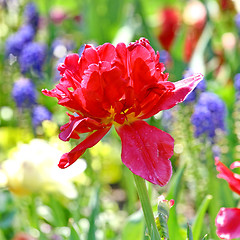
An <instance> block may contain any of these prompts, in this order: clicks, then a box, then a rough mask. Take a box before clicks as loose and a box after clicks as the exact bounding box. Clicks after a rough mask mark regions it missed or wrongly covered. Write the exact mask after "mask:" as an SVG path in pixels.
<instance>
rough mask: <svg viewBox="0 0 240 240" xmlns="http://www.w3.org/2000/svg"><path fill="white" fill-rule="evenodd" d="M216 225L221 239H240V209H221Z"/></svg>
mask: <svg viewBox="0 0 240 240" xmlns="http://www.w3.org/2000/svg"><path fill="white" fill-rule="evenodd" d="M215 224H216V227H217V235H218V236H219V237H220V238H221V239H227V240H229V239H235V238H240V209H239V208H221V209H220V211H219V213H218V215H217V217H216V220H215Z"/></svg>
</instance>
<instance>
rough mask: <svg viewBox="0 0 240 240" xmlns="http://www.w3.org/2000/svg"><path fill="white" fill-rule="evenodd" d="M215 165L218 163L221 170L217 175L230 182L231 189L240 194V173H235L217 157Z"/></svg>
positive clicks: (218, 168) (217, 165) (217, 166)
mask: <svg viewBox="0 0 240 240" xmlns="http://www.w3.org/2000/svg"><path fill="white" fill-rule="evenodd" d="M215 165H216V168H217V171H218V172H219V174H218V176H217V177H218V178H223V179H225V180H226V181H227V182H228V184H229V187H230V188H231V190H232V191H234V192H236V193H238V194H240V177H239V175H238V174H234V173H233V172H232V171H231V170H229V169H228V168H227V167H226V166H225V165H224V164H223V163H222V162H220V161H219V160H218V158H215Z"/></svg>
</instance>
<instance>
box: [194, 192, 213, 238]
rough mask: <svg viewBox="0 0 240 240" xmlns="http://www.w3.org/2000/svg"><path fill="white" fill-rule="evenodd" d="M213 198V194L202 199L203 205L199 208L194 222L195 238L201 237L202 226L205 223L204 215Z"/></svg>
mask: <svg viewBox="0 0 240 240" xmlns="http://www.w3.org/2000/svg"><path fill="white" fill-rule="evenodd" d="M211 200H212V196H211V195H207V196H206V197H205V199H204V200H203V201H202V203H201V205H200V207H199V209H198V212H197V215H196V218H195V220H194V223H193V237H194V239H199V237H200V234H201V230H202V226H203V223H204V215H205V213H206V211H207V208H208V205H209V202H210V201H211Z"/></svg>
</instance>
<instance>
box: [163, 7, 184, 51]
mask: <svg viewBox="0 0 240 240" xmlns="http://www.w3.org/2000/svg"><path fill="white" fill-rule="evenodd" d="M160 22H161V31H160V34H159V35H158V40H159V42H160V43H161V45H162V47H163V48H164V49H165V50H167V51H170V49H171V46H172V44H173V42H174V39H175V37H176V35H177V32H178V29H179V26H180V13H179V11H178V9H176V8H173V7H166V8H164V9H162V10H161V12H160Z"/></svg>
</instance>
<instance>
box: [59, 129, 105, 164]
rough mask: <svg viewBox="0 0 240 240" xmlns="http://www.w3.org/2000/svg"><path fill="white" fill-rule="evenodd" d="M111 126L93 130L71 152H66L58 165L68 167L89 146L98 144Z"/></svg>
mask: <svg viewBox="0 0 240 240" xmlns="http://www.w3.org/2000/svg"><path fill="white" fill-rule="evenodd" d="M109 129H110V127H108V128H102V129H100V130H97V131H96V132H93V133H92V134H91V135H89V136H88V137H87V138H86V139H85V140H83V141H82V142H81V143H80V144H78V145H77V146H76V147H75V148H73V149H72V150H71V151H70V152H68V153H64V154H63V155H62V157H61V159H60V162H59V164H58V166H59V167H60V168H67V167H69V166H70V165H72V164H73V163H74V162H75V161H76V160H77V159H78V158H79V157H80V156H81V155H82V154H83V153H84V152H85V151H86V149H87V148H91V147H93V146H94V145H96V144H97V143H98V142H99V141H100V140H101V139H102V138H103V137H104V136H105V135H106V134H107V132H108V131H109Z"/></svg>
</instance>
